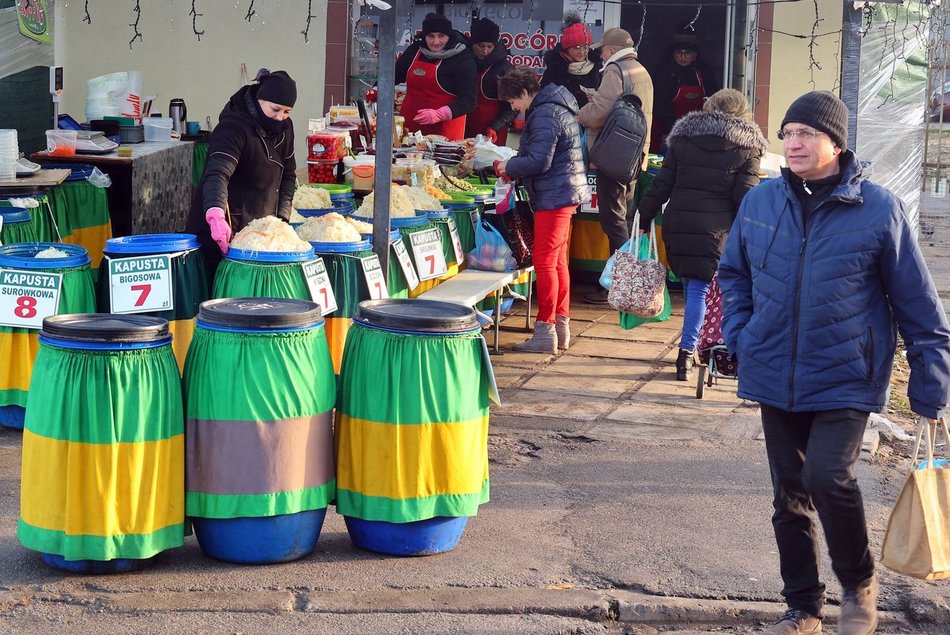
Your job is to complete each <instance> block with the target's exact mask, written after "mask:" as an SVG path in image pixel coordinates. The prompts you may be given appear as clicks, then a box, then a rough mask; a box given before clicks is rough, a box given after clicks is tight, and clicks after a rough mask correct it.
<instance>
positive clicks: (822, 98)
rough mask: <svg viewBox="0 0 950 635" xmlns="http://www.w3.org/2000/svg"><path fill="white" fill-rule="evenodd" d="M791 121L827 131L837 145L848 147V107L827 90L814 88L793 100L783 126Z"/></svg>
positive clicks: (843, 148) (783, 120) (843, 147)
mask: <svg viewBox="0 0 950 635" xmlns="http://www.w3.org/2000/svg"><path fill="white" fill-rule="evenodd" d="M789 122H791V123H800V124H804V125H806V126H811V127H812V128H814V129H815V130H820V131H821V132H824V133H827V134H828V136H829V137H831V140H832V141H834V142H835V145H836V146H838V147H839V148H841V149H842V150H846V149H847V148H848V107H847V106H845V104H844V102H843V101H841V100H840V99H838V97H837V96H835V95H834V94H833V93H830V92H828V91H827V90H813V91H812V92H810V93H805V94H804V95H802V96H801V97H799V98H798V99H796V100H795V101H793V102H792V105H791V106H789V107H788V111H787V112H786V113H785V118H784V119H782V126H781V127H782V128H784V127H785V124H787V123H789Z"/></svg>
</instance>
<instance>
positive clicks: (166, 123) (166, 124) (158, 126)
mask: <svg viewBox="0 0 950 635" xmlns="http://www.w3.org/2000/svg"><path fill="white" fill-rule="evenodd" d="M142 125H143V126H144V127H145V140H146V141H171V138H172V118H171V117H146V118H145V119H143V120H142Z"/></svg>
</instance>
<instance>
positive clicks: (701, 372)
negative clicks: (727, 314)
mask: <svg viewBox="0 0 950 635" xmlns="http://www.w3.org/2000/svg"><path fill="white" fill-rule="evenodd" d="M697 349H698V350H697V352H698V353H699V362H700V365H699V367H698V368H697V372H696V398H697V399H702V398H703V395H704V394H705V392H706V387H707V386H708V387H710V388H711V387H712V386H714V385H716V384H718V383H719V380H720V379H729V380H735V379H736V378H737V377H736V371H737V370H738V362H737V361H736V359H735V357H733V356H732V355H730V354H729V351H728V350H726V346H725V340H724V339H723V337H722V289H721V288H719V278H718V276H713V279H712V282H711V283H710V284H709V292H708V293H707V294H706V317H705V318H704V319H703V327H702V330H700V332H699V346H698V347H697Z"/></svg>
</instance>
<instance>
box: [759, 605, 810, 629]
mask: <svg viewBox="0 0 950 635" xmlns="http://www.w3.org/2000/svg"><path fill="white" fill-rule="evenodd" d="M762 633H763V635H819V634H820V633H821V618H817V617H815V616H814V615H809V614H808V613H806V612H805V611H799V610H798V609H788V610H787V611H785V615H783V616H782V619H781V620H779V621H778V622H776V623H775V624H772V626H770V627H768V628H767V629H765V630H764V631H762Z"/></svg>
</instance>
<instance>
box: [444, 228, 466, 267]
mask: <svg viewBox="0 0 950 635" xmlns="http://www.w3.org/2000/svg"><path fill="white" fill-rule="evenodd" d="M448 226H449V236H451V237H452V251H454V252H455V262H456V263H460V262H463V258H465V252H463V251H462V239H461V238H459V228H458V225H456V224H455V219H454V218H450V219H449V222H448Z"/></svg>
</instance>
